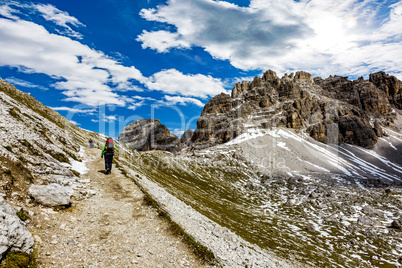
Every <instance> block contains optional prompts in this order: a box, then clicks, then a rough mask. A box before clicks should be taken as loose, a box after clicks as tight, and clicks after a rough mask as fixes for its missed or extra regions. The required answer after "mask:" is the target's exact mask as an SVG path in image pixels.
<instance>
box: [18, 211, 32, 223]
mask: <svg viewBox="0 0 402 268" xmlns="http://www.w3.org/2000/svg"><path fill="white" fill-rule="evenodd" d="M17 216H18V218H20V220H22V221H26V220H27V219H29V216H28V214H27V213H26V212H25V211H24V210H23V209H21V210H20V211H18V212H17Z"/></svg>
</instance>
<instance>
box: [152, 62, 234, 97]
mask: <svg viewBox="0 0 402 268" xmlns="http://www.w3.org/2000/svg"><path fill="white" fill-rule="evenodd" d="M145 84H146V86H147V87H148V88H149V89H151V90H158V91H162V92H164V93H167V94H171V95H176V94H179V95H182V96H192V97H199V98H207V97H208V96H215V95H217V94H219V93H221V92H226V90H225V89H224V87H223V83H222V81H221V80H220V79H217V78H213V77H211V76H209V75H208V76H205V75H202V74H195V75H191V74H190V75H184V74H183V73H181V72H179V71H178V70H175V69H169V70H164V71H161V72H158V73H155V74H154V75H153V76H151V77H150V79H149V80H148V81H146V82H145Z"/></svg>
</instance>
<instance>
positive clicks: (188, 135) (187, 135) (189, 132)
mask: <svg viewBox="0 0 402 268" xmlns="http://www.w3.org/2000/svg"><path fill="white" fill-rule="evenodd" d="M192 137H193V131H192V130H191V129H187V130H186V131H185V132H184V133H183V135H181V137H180V142H181V143H184V144H189V143H190V142H191V138H192Z"/></svg>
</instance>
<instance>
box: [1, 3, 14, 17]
mask: <svg viewBox="0 0 402 268" xmlns="http://www.w3.org/2000/svg"><path fill="white" fill-rule="evenodd" d="M16 12H18V11H17V10H15V9H13V8H11V7H10V6H8V5H2V6H0V15H1V16H3V17H6V18H9V19H13V20H17V19H18V16H14V15H13V13H16Z"/></svg>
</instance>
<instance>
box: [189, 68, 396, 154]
mask: <svg viewBox="0 0 402 268" xmlns="http://www.w3.org/2000/svg"><path fill="white" fill-rule="evenodd" d="M401 85H402V82H401V81H399V80H398V79H396V78H395V77H393V76H388V75H386V74H385V73H383V72H379V73H374V74H371V75H370V81H366V80H364V79H363V78H359V79H357V80H354V81H350V80H348V78H347V77H342V76H330V77H328V78H326V79H322V78H320V77H317V78H314V79H313V77H312V76H311V75H310V74H309V73H306V72H302V71H300V72H297V73H296V74H293V73H292V74H290V75H287V74H285V75H284V76H283V77H282V78H279V77H278V76H277V75H276V73H275V72H274V71H272V70H269V71H267V72H265V73H264V75H263V76H262V77H261V78H260V77H255V78H254V80H253V81H252V82H246V81H243V82H242V83H236V85H235V86H234V87H233V90H232V95H231V96H230V95H228V94H224V93H222V94H220V95H217V96H215V97H213V98H212V99H211V100H210V101H209V102H208V103H207V104H206V105H205V107H204V109H203V111H202V113H201V117H200V118H199V119H198V121H197V129H196V130H195V131H194V135H193V137H192V141H193V142H194V143H195V144H199V145H203V146H212V145H214V144H222V143H225V142H228V141H229V140H232V139H234V138H236V137H237V136H239V135H241V134H242V133H244V132H246V130H247V129H248V128H261V129H272V128H274V127H286V128H292V129H296V130H300V131H302V132H305V133H307V134H309V135H310V136H311V137H312V138H314V139H315V140H317V141H320V142H323V143H331V144H342V143H349V144H354V145H359V146H362V147H365V148H373V147H374V145H375V144H376V142H377V139H378V137H382V136H383V132H382V130H381V127H382V126H389V125H391V124H392V123H393V122H394V120H395V117H396V114H395V110H393V108H392V107H396V108H398V107H401V105H402V99H401V92H400V91H401Z"/></svg>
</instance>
